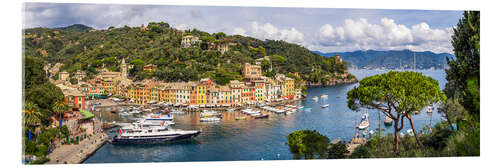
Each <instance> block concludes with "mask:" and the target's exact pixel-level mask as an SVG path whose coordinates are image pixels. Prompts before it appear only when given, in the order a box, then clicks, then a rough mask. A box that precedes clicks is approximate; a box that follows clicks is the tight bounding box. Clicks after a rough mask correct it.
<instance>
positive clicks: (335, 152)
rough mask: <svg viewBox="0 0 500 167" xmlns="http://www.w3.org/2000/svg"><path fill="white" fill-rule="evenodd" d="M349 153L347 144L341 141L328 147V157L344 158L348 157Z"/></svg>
mask: <svg viewBox="0 0 500 167" xmlns="http://www.w3.org/2000/svg"><path fill="white" fill-rule="evenodd" d="M347 153H349V151H348V150H347V145H346V144H345V143H344V142H343V141H341V142H338V143H335V144H331V145H330V148H328V159H343V158H346V157H347V156H346V154H347Z"/></svg>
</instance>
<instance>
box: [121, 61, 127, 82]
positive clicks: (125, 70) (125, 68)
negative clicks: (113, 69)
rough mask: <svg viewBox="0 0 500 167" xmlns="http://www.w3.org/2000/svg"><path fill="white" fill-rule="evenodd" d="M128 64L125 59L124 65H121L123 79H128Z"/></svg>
mask: <svg viewBox="0 0 500 167" xmlns="http://www.w3.org/2000/svg"><path fill="white" fill-rule="evenodd" d="M127 71H128V70H127V64H126V63H125V59H122V64H121V73H122V77H123V78H127V76H128V74H127Z"/></svg>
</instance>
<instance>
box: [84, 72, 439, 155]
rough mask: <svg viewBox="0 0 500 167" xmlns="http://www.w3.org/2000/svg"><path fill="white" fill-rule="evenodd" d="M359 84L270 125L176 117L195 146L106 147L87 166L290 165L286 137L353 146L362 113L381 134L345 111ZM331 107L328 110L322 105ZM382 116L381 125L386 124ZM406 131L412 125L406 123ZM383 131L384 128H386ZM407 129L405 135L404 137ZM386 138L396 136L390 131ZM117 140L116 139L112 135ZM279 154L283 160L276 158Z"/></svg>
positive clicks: (428, 118) (374, 115)
mask: <svg viewBox="0 0 500 167" xmlns="http://www.w3.org/2000/svg"><path fill="white" fill-rule="evenodd" d="M350 72H351V73H352V74H353V75H355V76H356V77H357V78H358V79H360V80H361V79H362V78H364V77H366V76H371V75H376V74H380V73H385V72H387V71H383V70H350ZM419 72H422V73H423V74H425V75H427V76H431V77H433V78H434V79H436V80H438V81H439V84H440V87H441V88H444V85H445V83H446V79H445V77H446V74H445V72H444V71H442V70H423V71H419ZM356 85H357V84H349V85H341V86H336V87H327V88H309V89H308V90H307V92H308V95H309V96H308V98H306V99H304V100H302V101H301V102H299V104H301V105H303V106H305V107H309V108H312V111H310V112H297V113H295V114H289V115H277V114H273V113H271V114H270V117H269V119H258V120H253V119H248V120H238V121H237V120H235V117H237V116H239V115H240V113H238V112H233V113H224V114H223V120H222V121H220V122H217V123H200V121H199V116H198V114H195V113H192V114H185V115H175V122H176V128H178V129H186V130H188V129H197V130H198V129H201V130H202V133H201V134H200V135H199V136H198V137H196V138H195V139H194V140H186V141H180V142H173V143H165V144H153V145H112V144H106V145H104V146H103V147H102V148H101V149H99V150H98V151H97V152H96V153H95V154H94V155H93V156H91V157H90V158H89V159H87V160H86V161H85V162H84V163H130V162H182V161H236V160H261V159H264V160H278V159H280V160H287V159H292V155H291V154H290V151H289V150H288V146H287V145H285V142H286V136H287V135H288V134H289V133H291V132H293V131H296V130H301V129H310V130H317V131H318V132H319V133H321V134H323V135H326V136H328V138H330V140H333V139H340V140H344V141H348V140H350V139H351V138H352V137H353V135H354V134H355V133H360V134H361V133H362V132H361V131H359V130H357V129H356V126H357V124H358V123H359V121H360V119H361V116H362V114H363V113H365V112H367V113H369V115H370V128H369V130H375V129H376V128H378V112H377V111H376V110H361V111H358V112H356V111H352V110H350V109H349V108H348V107H347V100H346V97H347V95H346V93H347V92H348V91H349V90H350V89H352V88H353V87H354V86H356ZM323 94H326V95H328V98H327V99H320V100H318V101H317V102H316V101H314V100H312V97H314V96H318V97H319V96H321V95H323ZM324 104H329V105H330V107H329V108H327V109H321V105H324ZM103 117H106V118H107V119H113V120H118V119H122V118H118V117H117V116H114V115H110V113H107V114H105V116H103ZM383 119H384V117H383V115H382V124H383ZM414 121H415V124H416V127H417V129H421V128H422V127H423V126H424V125H429V124H432V125H433V124H435V123H436V122H439V121H440V115H439V114H438V113H437V112H436V111H434V112H433V113H432V114H428V113H425V112H422V113H421V114H419V115H416V116H414ZM405 125H409V124H408V123H405ZM382 127H384V126H383V125H382ZM409 128H410V127H409V126H407V127H405V129H403V130H402V132H406V130H407V129H409ZM385 129H386V130H384V131H383V133H392V132H393V129H392V127H386V128H385ZM111 135H115V134H111ZM278 154H279V156H278Z"/></svg>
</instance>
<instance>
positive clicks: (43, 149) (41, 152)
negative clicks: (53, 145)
mask: <svg viewBox="0 0 500 167" xmlns="http://www.w3.org/2000/svg"><path fill="white" fill-rule="evenodd" d="M47 150H48V147H47V146H46V145H39V146H38V148H37V151H36V153H35V155H36V156H38V157H41V156H45V155H47Z"/></svg>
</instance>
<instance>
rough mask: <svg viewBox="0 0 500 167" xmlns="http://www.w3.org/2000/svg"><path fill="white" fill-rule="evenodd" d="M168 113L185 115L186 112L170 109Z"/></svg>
mask: <svg viewBox="0 0 500 167" xmlns="http://www.w3.org/2000/svg"><path fill="white" fill-rule="evenodd" d="M170 113H171V114H185V113H186V112H185V111H181V110H174V109H172V110H170Z"/></svg>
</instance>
